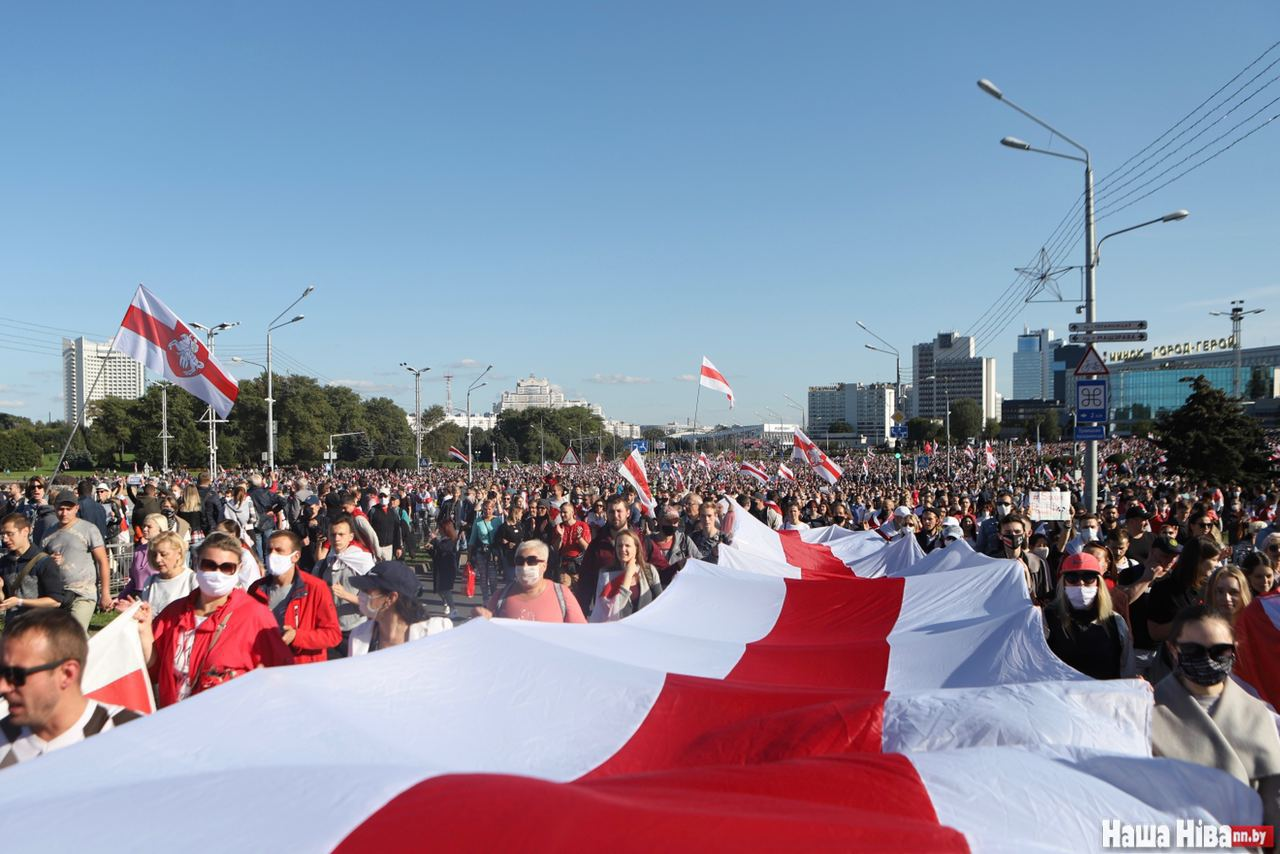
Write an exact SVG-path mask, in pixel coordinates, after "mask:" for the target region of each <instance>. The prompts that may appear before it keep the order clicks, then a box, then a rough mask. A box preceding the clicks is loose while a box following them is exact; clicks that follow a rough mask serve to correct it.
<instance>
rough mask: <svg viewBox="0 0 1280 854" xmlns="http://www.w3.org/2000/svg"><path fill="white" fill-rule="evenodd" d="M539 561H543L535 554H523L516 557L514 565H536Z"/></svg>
mask: <svg viewBox="0 0 1280 854" xmlns="http://www.w3.org/2000/svg"><path fill="white" fill-rule="evenodd" d="M540 563H545V561H544V560H543V559H542V558H540V557H538V556H537V555H525V556H524V557H518V558H516V566H537V565H538V564H540Z"/></svg>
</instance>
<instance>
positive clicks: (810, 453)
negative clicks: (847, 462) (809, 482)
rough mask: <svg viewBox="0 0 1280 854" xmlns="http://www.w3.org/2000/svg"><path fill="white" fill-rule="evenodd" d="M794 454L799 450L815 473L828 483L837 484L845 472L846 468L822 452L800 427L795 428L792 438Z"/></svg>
mask: <svg viewBox="0 0 1280 854" xmlns="http://www.w3.org/2000/svg"><path fill="white" fill-rule="evenodd" d="M791 447H792V454H793V455H794V454H795V453H797V452H799V453H801V454H803V457H804V459H805V460H806V461H807V462H808V463H809V468H811V469H813V473H814V474H816V475H817V476H818V477H820V478H822V479H823V480H825V481H826V482H827V483H830V484H835V482H836V481H837V480H839V479H840V477H841V475H843V474H844V469H842V468H840V466H838V465H836V464H835V463H834V462H833V461H832V460H831V458H830V457H828V456H827V455H826V454H825V453H823V452H822V449H821V448H819V447H818V444H817V443H816V442H814V441H813V440H811V439H810V438H809V437H808V436H806V435H805V434H804V431H802V430H801V429H800V428H799V427H797V428H796V429H795V432H794V433H793V434H792V439H791Z"/></svg>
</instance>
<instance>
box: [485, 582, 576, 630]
mask: <svg viewBox="0 0 1280 854" xmlns="http://www.w3.org/2000/svg"><path fill="white" fill-rule="evenodd" d="M548 581H549V583H550V584H551V588H552V589H553V590H555V591H556V604H558V605H559V606H560V622H562V623H563V622H564V621H565V619H566V618H567V617H568V616H569V609H568V608H567V607H566V606H565V604H564V589H563V588H562V587H561V586H560V585H559V584H558V583H556V582H554V581H550V579H548ZM515 586H516V583H515V582H514V581H511V582H508V584H507V586H506V587H504V588H502V594H501V595H500V596H499V597H498V604H497V607H495V608H494V609H493V614H494V616H495V617H496V616H498V615H500V614H501V613H502V607H503V606H504V605H506V604H507V597H508V596H510V595H511V590H512V589H513V588H514V587H515Z"/></svg>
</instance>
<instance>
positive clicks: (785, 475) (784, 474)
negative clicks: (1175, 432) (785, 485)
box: [778, 463, 796, 481]
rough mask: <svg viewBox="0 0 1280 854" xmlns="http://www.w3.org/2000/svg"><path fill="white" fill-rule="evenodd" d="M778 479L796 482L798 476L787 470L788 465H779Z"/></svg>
mask: <svg viewBox="0 0 1280 854" xmlns="http://www.w3.org/2000/svg"><path fill="white" fill-rule="evenodd" d="M778 477H780V478H782V479H783V480H791V481H794V480H795V479H796V474H795V472H793V471H792V470H791V469H789V468H787V464H786V463H778Z"/></svg>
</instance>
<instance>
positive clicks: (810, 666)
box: [725, 578, 905, 691]
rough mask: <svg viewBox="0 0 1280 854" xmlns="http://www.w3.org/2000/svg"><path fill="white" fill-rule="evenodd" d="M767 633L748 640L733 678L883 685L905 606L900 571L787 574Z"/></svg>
mask: <svg viewBox="0 0 1280 854" xmlns="http://www.w3.org/2000/svg"><path fill="white" fill-rule="evenodd" d="M785 581H786V585H787V597H786V599H785V600H784V601H783V603H782V611H781V613H779V614H778V621H777V623H775V624H774V627H773V629H772V630H770V632H769V634H767V635H765V636H764V637H763V638H761V639H760V640H758V641H754V642H752V643H749V644H747V648H746V651H745V652H744V653H743V655H742V658H741V659H739V661H738V664H737V665H736V666H735V667H734V668H733V670H732V671H730V672H729V675H728V676H726V677H725V679H726V680H728V681H730V682H760V683H766V684H770V685H777V686H783V685H786V686H808V687H814V688H848V689H855V690H869V691H879V690H883V689H884V685H885V678H886V676H887V674H888V672H889V632H890V631H891V630H892V629H893V626H894V624H895V623H896V622H897V621H898V612H899V611H900V610H901V609H902V594H903V590H904V589H905V584H904V582H903V580H902V579H901V578H875V579H860V578H850V579H848V580H844V581H823V582H813V581H798V580H796V579H793V578H788V579H785Z"/></svg>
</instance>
